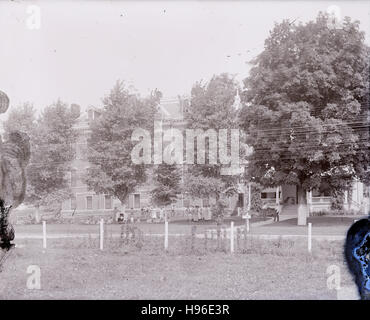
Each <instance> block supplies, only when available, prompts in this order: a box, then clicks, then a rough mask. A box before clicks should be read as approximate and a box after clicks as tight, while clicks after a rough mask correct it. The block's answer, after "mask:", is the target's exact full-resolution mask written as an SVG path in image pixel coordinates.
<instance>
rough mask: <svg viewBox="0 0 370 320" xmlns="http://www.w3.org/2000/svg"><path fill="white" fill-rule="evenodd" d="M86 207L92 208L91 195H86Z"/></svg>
mask: <svg viewBox="0 0 370 320" xmlns="http://www.w3.org/2000/svg"><path fill="white" fill-rule="evenodd" d="M86 209H88V210H92V196H87V197H86Z"/></svg>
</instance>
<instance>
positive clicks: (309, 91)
mask: <svg viewBox="0 0 370 320" xmlns="http://www.w3.org/2000/svg"><path fill="white" fill-rule="evenodd" d="M329 25H330V20H329V17H328V16H327V15H325V14H322V13H320V14H319V15H318V17H317V18H316V21H310V22H308V23H307V24H302V23H300V24H298V25H295V24H292V23H291V22H289V21H283V22H282V23H280V24H276V25H275V27H274V29H273V30H272V31H271V32H270V36H269V37H268V38H267V39H266V41H265V49H264V51H263V52H262V53H261V54H260V55H259V56H258V57H257V58H256V59H255V60H254V61H253V64H254V66H253V68H252V69H251V72H250V76H249V77H248V78H247V79H245V81H244V85H245V88H246V89H245V91H244V92H243V97H242V100H243V102H244V107H243V110H242V112H241V126H242V127H243V128H244V130H245V131H246V134H247V141H246V142H247V143H248V144H249V145H251V146H252V147H253V149H254V153H253V154H252V155H251V156H250V157H249V170H248V172H249V176H250V177H251V179H252V180H254V181H257V182H260V183H261V184H263V185H264V186H277V185H282V184H294V185H297V187H298V194H299V199H298V200H299V204H300V206H299V215H298V218H299V219H298V220H299V221H298V223H299V224H305V223H306V220H305V217H306V215H307V207H306V206H305V204H306V191H307V190H312V189H314V188H318V187H319V186H320V183H321V181H322V180H323V179H326V180H328V181H329V182H330V184H331V188H332V190H337V189H341V188H343V187H348V185H349V183H350V182H351V180H352V179H353V178H354V177H356V178H359V179H361V180H363V181H365V180H366V179H368V172H367V170H368V163H369V160H370V159H369V149H368V139H369V133H368V129H369V126H368V100H367V97H368V94H369V87H368V77H369V73H368V71H369V49H368V47H367V46H366V45H365V44H364V33H363V32H361V31H360V30H359V22H358V21H355V22H352V21H351V19H350V18H348V17H346V18H344V20H343V23H342V28H341V29H333V28H330V27H328V26H329Z"/></svg>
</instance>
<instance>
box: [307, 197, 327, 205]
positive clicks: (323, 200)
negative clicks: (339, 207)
mask: <svg viewBox="0 0 370 320" xmlns="http://www.w3.org/2000/svg"><path fill="white" fill-rule="evenodd" d="M330 202H331V197H312V198H311V203H312V204H316V203H317V204H322V203H325V204H326V203H330Z"/></svg>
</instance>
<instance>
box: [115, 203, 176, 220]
mask: <svg viewBox="0 0 370 320" xmlns="http://www.w3.org/2000/svg"><path fill="white" fill-rule="evenodd" d="M135 212H136V210H135V209H134V208H131V209H126V208H122V209H121V210H118V208H117V207H115V208H114V218H115V221H117V222H118V223H123V222H134V221H135V218H136V219H144V220H151V221H152V222H155V221H158V220H159V221H167V220H168V219H169V218H170V217H174V216H175V208H174V207H173V206H172V207H171V209H168V208H165V207H159V208H153V207H144V208H141V209H140V215H139V216H138V214H137V213H136V215H135Z"/></svg>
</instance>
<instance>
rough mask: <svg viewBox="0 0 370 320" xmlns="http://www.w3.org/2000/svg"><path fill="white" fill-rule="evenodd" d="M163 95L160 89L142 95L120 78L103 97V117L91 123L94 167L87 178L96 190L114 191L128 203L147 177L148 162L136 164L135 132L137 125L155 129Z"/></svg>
mask: <svg viewBox="0 0 370 320" xmlns="http://www.w3.org/2000/svg"><path fill="white" fill-rule="evenodd" d="M160 97H161V94H160V92H158V91H153V93H152V94H151V95H150V96H149V97H147V98H141V97H140V96H138V95H137V94H136V93H134V92H130V91H129V90H128V89H127V88H126V87H125V86H124V83H123V82H121V81H118V82H117V83H116V85H115V86H114V88H113V89H112V90H111V92H110V93H109V95H107V96H106V97H105V98H104V99H103V108H102V110H101V115H100V117H99V118H98V119H96V120H94V121H92V122H91V124H90V129H91V133H90V136H89V139H88V149H89V154H88V160H89V162H90V167H89V169H88V170H87V175H86V179H85V182H86V184H87V185H88V186H89V187H90V188H91V189H92V190H94V191H95V192H96V193H98V194H101V193H105V194H110V195H113V196H115V197H116V198H118V199H119V200H120V201H121V203H124V201H125V200H126V197H127V195H128V194H129V193H131V192H133V191H134V190H135V187H136V186H138V185H140V184H142V183H144V182H145V181H146V177H147V173H146V165H145V164H134V163H133V162H132V159H131V151H132V149H133V147H134V145H135V143H134V142H133V141H132V140H131V135H132V132H133V131H134V130H135V129H137V128H142V129H145V130H148V131H149V132H152V130H153V121H154V114H155V112H156V111H157V105H158V102H159V99H160Z"/></svg>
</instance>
